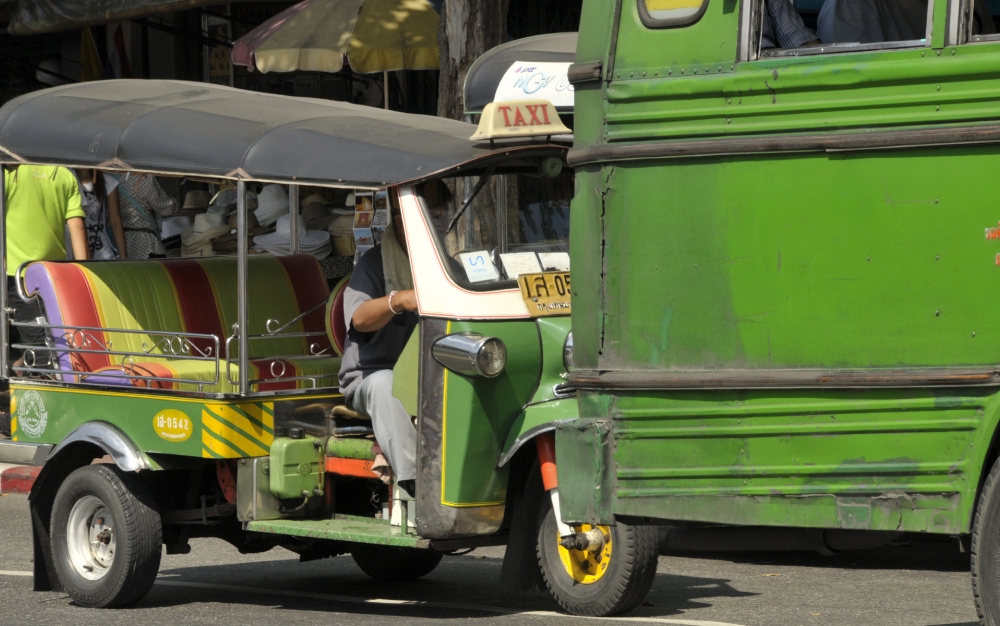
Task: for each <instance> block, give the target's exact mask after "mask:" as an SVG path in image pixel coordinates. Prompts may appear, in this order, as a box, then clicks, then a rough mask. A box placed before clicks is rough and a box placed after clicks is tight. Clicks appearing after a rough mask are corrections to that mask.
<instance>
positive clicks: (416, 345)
mask: <svg viewBox="0 0 1000 626" xmlns="http://www.w3.org/2000/svg"><path fill="white" fill-rule="evenodd" d="M419 373H420V326H417V327H416V328H415V329H413V333H412V334H410V339H409V340H408V341H407V342H406V346H404V347H403V352H402V353H401V354H400V355H399V359H398V360H397V361H396V365H395V366H394V367H393V368H392V395H394V396H396V398H397V399H398V400H399V401H400V402H401V403H402V404H403V408H404V409H406V413H407V415H414V416H415V415H417V413H418V412H419V411H418V402H417V390H418V389H419V387H420V375H419Z"/></svg>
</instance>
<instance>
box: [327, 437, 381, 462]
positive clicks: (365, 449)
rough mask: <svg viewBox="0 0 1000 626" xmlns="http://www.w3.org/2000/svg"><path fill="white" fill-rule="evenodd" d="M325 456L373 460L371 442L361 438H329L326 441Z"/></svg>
mask: <svg viewBox="0 0 1000 626" xmlns="http://www.w3.org/2000/svg"><path fill="white" fill-rule="evenodd" d="M326 455H327V456H333V457H337V458H341V459H361V460H363V461H374V460H375V455H374V454H372V440H371V439H367V438H363V437H330V438H329V439H327V440H326Z"/></svg>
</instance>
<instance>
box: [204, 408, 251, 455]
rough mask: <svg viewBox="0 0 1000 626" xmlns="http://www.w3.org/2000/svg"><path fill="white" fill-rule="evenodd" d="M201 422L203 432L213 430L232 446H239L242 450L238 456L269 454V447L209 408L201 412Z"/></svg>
mask: <svg viewBox="0 0 1000 626" xmlns="http://www.w3.org/2000/svg"><path fill="white" fill-rule="evenodd" d="M201 423H202V426H203V427H204V430H203V432H211V433H212V434H213V435H215V436H216V437H218V438H219V439H222V440H224V441H225V442H226V443H227V444H229V445H230V446H232V447H234V448H238V449H239V450H240V451H241V452H242V454H239V455H238V456H241V457H242V456H267V448H265V447H262V446H261V445H260V444H259V443H258V442H256V441H254V440H252V439H249V438H248V437H245V436H244V435H243V434H242V433H240V432H239V431H238V430H236V429H235V428H232V427H231V426H229V425H228V424H226V423H224V422H222V421H220V420H218V419H216V418H215V417H213V416H212V414H211V413H209V412H208V411H207V410H206V411H202V413H201Z"/></svg>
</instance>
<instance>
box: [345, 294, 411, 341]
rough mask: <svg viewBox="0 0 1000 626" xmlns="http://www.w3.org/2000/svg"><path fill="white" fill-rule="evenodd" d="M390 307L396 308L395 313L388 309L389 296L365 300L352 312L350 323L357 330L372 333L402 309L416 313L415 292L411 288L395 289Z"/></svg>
mask: <svg viewBox="0 0 1000 626" xmlns="http://www.w3.org/2000/svg"><path fill="white" fill-rule="evenodd" d="M392 308H393V309H395V310H396V313H393V312H392V310H391V309H389V296H384V297H382V298H375V299H373V300H367V301H366V302H364V303H363V304H362V305H361V306H359V307H358V309H357V310H356V311H355V312H354V316H353V317H351V325H352V326H354V329H355V330H357V331H358V332H362V333H373V332H375V331H376V330H380V329H381V328H382V327H383V326H385V325H386V324H388V323H389V321H390V320H391V319H392V318H393V317H395V316H396V314H397V313H402V312H403V311H411V312H413V313H416V312H417V294H416V292H415V291H414V290H412V289H406V290H404V291H397V292H396V295H395V296H393V297H392Z"/></svg>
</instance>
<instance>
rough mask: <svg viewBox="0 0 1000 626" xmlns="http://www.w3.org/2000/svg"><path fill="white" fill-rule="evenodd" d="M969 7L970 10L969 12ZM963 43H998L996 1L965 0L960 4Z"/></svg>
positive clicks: (999, 5) (999, 16)
mask: <svg viewBox="0 0 1000 626" xmlns="http://www.w3.org/2000/svg"><path fill="white" fill-rule="evenodd" d="M970 7H971V8H972V10H971V11H970V10H969V9H970ZM962 15H963V19H962V27H963V30H964V35H965V36H964V37H963V41H969V42H972V43H979V42H986V41H1000V32H998V31H1000V29H998V28H997V22H998V21H1000V2H997V1H996V0H976V1H975V2H972V1H971V0H965V1H964V2H962Z"/></svg>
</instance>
